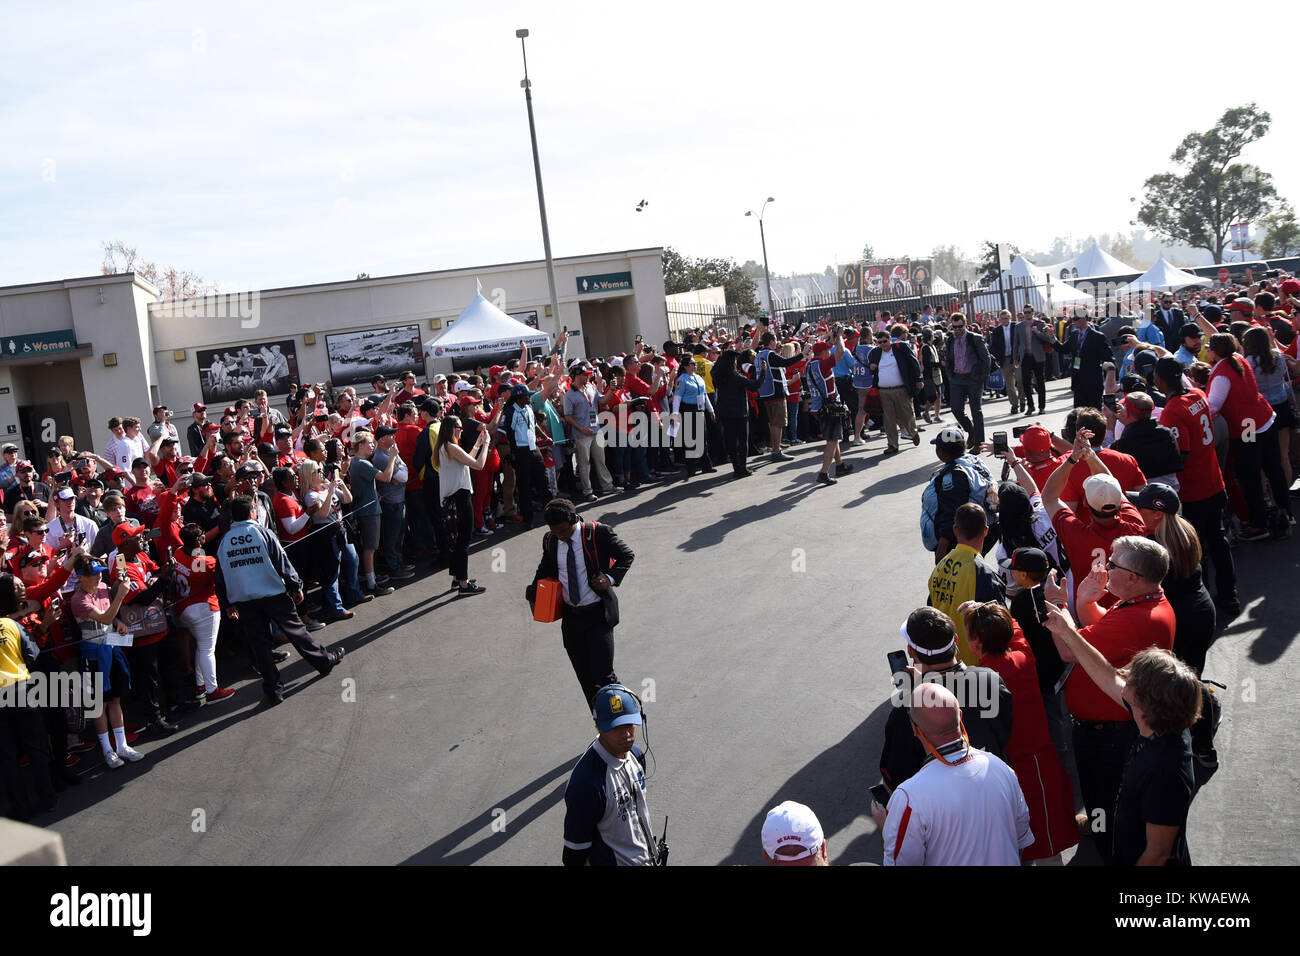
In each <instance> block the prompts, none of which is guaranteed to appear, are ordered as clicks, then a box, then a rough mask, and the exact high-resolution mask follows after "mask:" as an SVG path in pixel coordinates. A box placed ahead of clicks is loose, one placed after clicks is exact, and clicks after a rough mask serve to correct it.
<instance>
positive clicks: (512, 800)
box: [400, 758, 577, 866]
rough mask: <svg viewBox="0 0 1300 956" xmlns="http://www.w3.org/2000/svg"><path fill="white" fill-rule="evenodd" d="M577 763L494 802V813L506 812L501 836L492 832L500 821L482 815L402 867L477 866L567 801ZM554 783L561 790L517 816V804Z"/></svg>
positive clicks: (569, 762)
mask: <svg viewBox="0 0 1300 956" xmlns="http://www.w3.org/2000/svg"><path fill="white" fill-rule="evenodd" d="M576 761H577V758H572V759H569V760H565V761H564V762H563V763H561V764H559V765H557V766H556V767H554V768H552V769H551V770H549V771H547V772H546V773H544V774H542V775H541V776H539V777H537V778H536V779H534V780H532V781H530V782H529V783H526V784H524V785H523V786H522V787H520V788H519V789H518V790H516V791H515V792H514V793H512V794H510V795H509V796H507V797H504V798H502V799H501V800H497V801H493V803H494V806H493V810H497V809H500V810H504V811H505V812H506V820H507V821H508V823H507V825H506V827H505V828H504V829H503V830H501V831H500V832H497V831H495V830H493V828H492V825H493V823H494V822H495V821H496V819H497V818H496V816H494V814H493V810H489V811H488V812H486V813H482V814H479V815H478V816H477V817H475V818H474V819H472V820H470V821H469V822H468V823H465V824H463V825H461V826H459V827H457V828H456V829H455V830H453V831H452V832H451V833H448V834H447V835H446V836H444V837H442V838H441V839H440V840H436V841H434V842H433V843H431V844H429V845H428V846H427V847H425V848H424V849H423V850H421V851H420V852H419V853H416V854H413V855H412V856H409V857H407V858H406V859H405V860H403V861H402V862H401V864H400V865H401V866H469V865H470V864H473V863H477V862H478V861H479V860H481V859H483V857H485V856H487V855H488V854H489V853H491V852H492V851H493V850H495V849H497V848H498V847H500V846H501V844H502V843H503V842H505V841H506V840H509V839H510V838H511V837H512V836H514V835H515V834H516V833H519V832H520V831H522V830H523V829H524V828H525V827H526V826H528V824H530V823H532V822H533V821H534V820H536V819H537V818H538V817H540V816H541V815H542V814H544V813H545V812H546V811H547V810H549V809H550V808H551V807H553V806H555V805H556V804H557V803H559V802H560V801H561V800H562V799H564V787H565V784H567V783H568V777H569V773H570V772H571V771H572V770H573V765H574V763H575V762H576ZM555 780H558V781H559V786H557V787H555V788H554V789H553V790H552V791H551V792H550V793H548V794H547V795H546V796H545V797H543V798H542V799H541V800H538V801H537V802H536V803H534V804H533V805H532V806H531V807H529V808H528V809H527V810H526V811H524V812H523V813H521V814H518V815H516V814H514V813H513V812H512V808H513V807H514V806H515V804H517V803H520V802H522V801H523V800H525V799H527V798H528V797H530V796H532V795H533V794H534V793H537V792H538V791H541V790H545V789H546V788H547V787H548V786H549V785H550V784H551V782H552V781H555ZM475 833H479V834H481V835H482V836H481V839H479V840H478V841H476V842H475V843H474V844H472V845H471V846H469V847H467V848H465V849H463V850H457V849H456V847H458V846H460V845H461V844H462V843H464V842H465V841H466V840H467V839H469V838H470V837H472V836H473V835H474V834H475ZM557 853H558V849H557ZM557 862H558V861H557Z"/></svg>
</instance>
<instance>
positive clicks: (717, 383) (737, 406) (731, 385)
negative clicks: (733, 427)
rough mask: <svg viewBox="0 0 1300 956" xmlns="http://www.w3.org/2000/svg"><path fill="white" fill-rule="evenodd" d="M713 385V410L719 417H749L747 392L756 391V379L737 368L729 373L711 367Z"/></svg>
mask: <svg viewBox="0 0 1300 956" xmlns="http://www.w3.org/2000/svg"><path fill="white" fill-rule="evenodd" d="M713 387H714V389H716V391H715V393H714V394H715V395H716V396H717V398H716V399H715V402H714V410H715V411H716V412H717V413H718V417H719V418H749V393H750V392H757V391H758V379H756V378H753V377H752V376H749V375H746V374H745V373H744V372H742V371H740V370H739V369H737V370H736V371H733V372H731V373H730V374H728V373H726V372H719V371H718V367H717V366H716V365H715V366H714V367H713Z"/></svg>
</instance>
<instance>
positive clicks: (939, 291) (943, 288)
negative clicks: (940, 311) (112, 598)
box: [930, 276, 960, 295]
mask: <svg viewBox="0 0 1300 956" xmlns="http://www.w3.org/2000/svg"><path fill="white" fill-rule="evenodd" d="M959 291H960V290H959V289H955V288H953V286H952V285H951V284H950V283H947V282H945V281H944V280H943V279H942V278H941V277H939V276H935V277H934V281H933V282H931V283H930V294H931V295H956V294H957V293H958V292H959Z"/></svg>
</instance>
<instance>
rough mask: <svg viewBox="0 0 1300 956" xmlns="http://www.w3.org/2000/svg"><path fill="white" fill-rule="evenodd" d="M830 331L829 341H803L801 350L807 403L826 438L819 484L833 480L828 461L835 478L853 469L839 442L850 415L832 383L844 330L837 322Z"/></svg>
mask: <svg viewBox="0 0 1300 956" xmlns="http://www.w3.org/2000/svg"><path fill="white" fill-rule="evenodd" d="M831 335H832V336H833V337H834V339H835V341H834V343H833V344H832V343H831V342H817V343H816V344H814V345H811V346H809V345H808V344H807V343H805V345H804V353H803V357H804V359H805V360H806V362H807V365H805V366H804V368H805V373H804V374H806V375H807V376H808V394H809V396H810V397H811V404H810V407H811V410H812V413H813V415H815V416H816V418H817V427H818V429H819V430H820V431H821V433H822V438H824V439H825V440H826V445H825V447H824V448H823V450H822V467H821V471H819V472H818V473H817V481H818V483H819V484H823V485H833V484H835V478H832V477H831V475H830V470H831V463H832V462H833V463H834V464H835V475H836V477H837V478H838V477H843V476H844V475H847V474H848V473H849V472H851V471H852V470H853V466H852V465H847V464H845V463H844V460H843V459H842V458H841V457H840V442H841V441H842V440H843V439H844V433H845V431H846V430H847V429H848V428H849V427H850V426H849V421H850V420H851V418H852V416H850V414H849V408H848V406H847V405H845V404H844V403H843V402H842V401H840V393H839V389H838V387H837V386H836V384H835V375H834V369H835V361H836V359H837V358H838V357H839V356H840V355H842V354H843V352H844V334H843V332H842V331H841V329H840V326H839V324H838V323H837V324H835V325H834V326H832V327H831Z"/></svg>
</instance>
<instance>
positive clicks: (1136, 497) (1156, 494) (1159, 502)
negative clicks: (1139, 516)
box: [1128, 481, 1179, 515]
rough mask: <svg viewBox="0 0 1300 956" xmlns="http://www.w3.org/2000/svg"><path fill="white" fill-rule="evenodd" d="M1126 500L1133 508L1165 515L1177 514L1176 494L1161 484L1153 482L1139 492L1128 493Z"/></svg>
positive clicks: (1167, 486)
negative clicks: (1147, 509) (1145, 509)
mask: <svg viewBox="0 0 1300 956" xmlns="http://www.w3.org/2000/svg"><path fill="white" fill-rule="evenodd" d="M1128 500H1129V501H1131V502H1132V503H1133V507H1135V508H1150V509H1151V510H1152V511H1159V512H1162V513H1164V514H1167V515H1176V514H1178V506H1179V501H1178V492H1176V491H1174V489H1173V488H1171V487H1170V486H1169V485H1166V484H1164V483H1163V482H1159V481H1153V482H1151V483H1150V484H1149V485H1147V486H1146V487H1145V488H1143V489H1142V490H1141V491H1130V492H1129V493H1128Z"/></svg>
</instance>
